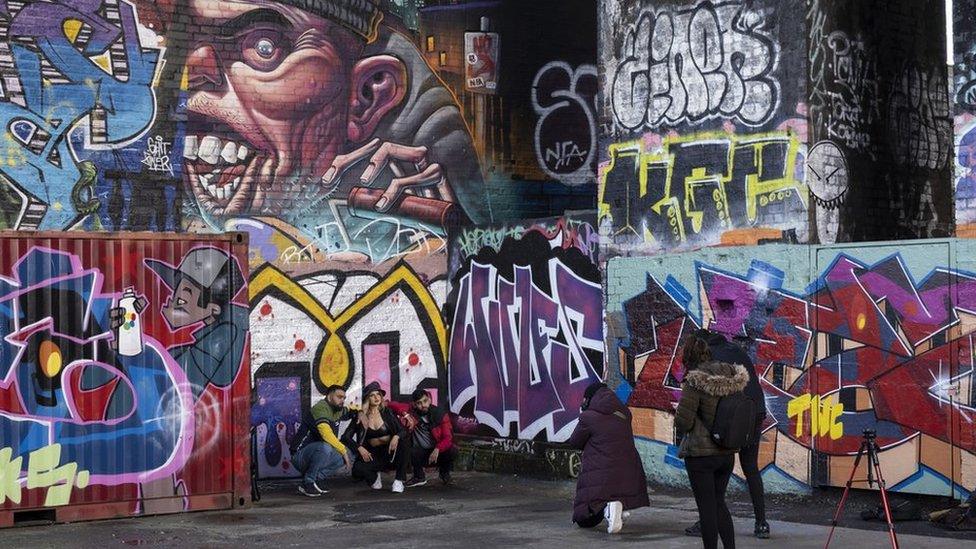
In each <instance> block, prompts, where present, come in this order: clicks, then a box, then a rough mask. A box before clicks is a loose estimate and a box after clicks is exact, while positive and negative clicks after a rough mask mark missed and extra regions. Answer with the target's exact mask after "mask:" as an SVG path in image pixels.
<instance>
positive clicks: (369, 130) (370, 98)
mask: <svg viewBox="0 0 976 549" xmlns="http://www.w3.org/2000/svg"><path fill="white" fill-rule="evenodd" d="M351 79H352V88H351V91H350V97H349V121H348V124H349V128H348V136H349V140H350V141H352V142H353V143H362V142H364V141H366V140H368V139H370V138H371V137H372V136H373V132H375V131H376V127H377V126H378V125H379V123H380V121H381V120H383V117H384V116H386V114H387V113H388V112H390V111H391V110H393V109H394V108H396V107H397V106H399V105H400V103H401V102H402V101H403V98H404V96H406V94H407V68H406V66H405V65H404V64H403V61H400V60H399V59H397V58H396V57H393V56H390V55H374V56H372V57H367V58H365V59H361V60H360V61H359V62H358V63H356V65H355V66H354V67H353V69H352V75H351Z"/></svg>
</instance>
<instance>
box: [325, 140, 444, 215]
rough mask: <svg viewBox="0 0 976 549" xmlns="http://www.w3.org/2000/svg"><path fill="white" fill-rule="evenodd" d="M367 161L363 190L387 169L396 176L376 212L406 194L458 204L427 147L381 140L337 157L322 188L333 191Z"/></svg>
mask: <svg viewBox="0 0 976 549" xmlns="http://www.w3.org/2000/svg"><path fill="white" fill-rule="evenodd" d="M366 158H369V164H368V165H367V166H366V168H365V169H364V170H363V172H362V174H360V176H359V179H360V181H362V184H363V185H364V186H367V185H369V184H371V183H372V182H373V181H374V180H375V179H376V177H377V176H378V175H379V174H380V172H382V171H383V170H384V169H386V168H387V167H389V169H390V171H391V172H392V173H393V181H392V182H390V185H389V186H388V187H387V188H386V191H385V192H384V193H383V196H382V197H381V198H380V199H379V201H377V202H376V211H379V212H385V211H387V210H389V209H390V207H391V206H393V204H394V203H396V201H397V200H399V199H400V197H401V195H403V194H404V193H405V192H407V191H409V192H410V193H412V194H415V195H417V196H423V197H426V198H434V199H437V200H442V201H445V202H455V198H454V191H453V190H452V189H451V184H450V182H449V181H448V180H447V176H446V175H445V173H444V170H443V168H442V167H441V165H440V164H438V163H436V162H431V161H430V159H429V158H427V147H411V146H409V145H398V144H396V143H390V142H383V141H380V140H379V139H378V138H377V139H373V140H372V141H370V142H369V143H367V144H366V145H364V146H362V147H360V148H359V149H356V150H355V151H352V152H350V153H348V154H340V155H339V156H337V157H336V158H335V160H334V161H333V162H332V167H331V168H329V169H328V171H326V172H325V175H323V176H322V184H323V185H324V186H326V187H327V188H328V189H330V190H334V189H335V188H336V187H337V186H338V185H339V181H340V180H341V179H342V176H343V175H344V174H345V173H346V172H347V171H349V169H350V168H352V167H353V166H355V165H356V164H358V163H360V162H362V161H363V160H365V159H366ZM401 163H408V164H412V165H413V167H414V169H416V170H417V172H416V173H414V174H412V175H407V173H406V172H405V171H404V170H403V166H402V165H401Z"/></svg>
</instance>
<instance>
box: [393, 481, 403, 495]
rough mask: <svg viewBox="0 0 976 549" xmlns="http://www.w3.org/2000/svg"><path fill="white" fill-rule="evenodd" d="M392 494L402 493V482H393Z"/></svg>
mask: <svg viewBox="0 0 976 549" xmlns="http://www.w3.org/2000/svg"><path fill="white" fill-rule="evenodd" d="M393 493H395V494H402V493H403V481H402V480H394V481H393Z"/></svg>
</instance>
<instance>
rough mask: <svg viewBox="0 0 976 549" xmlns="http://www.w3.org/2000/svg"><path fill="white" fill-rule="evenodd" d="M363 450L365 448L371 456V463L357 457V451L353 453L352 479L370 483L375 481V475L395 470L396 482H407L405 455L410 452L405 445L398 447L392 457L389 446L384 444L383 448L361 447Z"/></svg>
mask: <svg viewBox="0 0 976 549" xmlns="http://www.w3.org/2000/svg"><path fill="white" fill-rule="evenodd" d="M363 448H366V450H368V451H369V453H370V455H372V456H373V461H365V460H364V459H363V457H362V456H360V455H359V451H358V450H357V451H356V452H354V453H355V454H356V462H355V463H353V464H352V477H353V478H355V479H359V480H368V481H370V482H372V481H373V480H376V474H377V473H382V472H383V471H389V470H390V469H395V470H396V479H397V480H400V481H403V480H407V453H408V452H409V451H410V448H409V447H408V446H407V445H405V444H400V445H398V446H397V451H396V454H394V455H393V456H391V455H390V445H389V444H384V445H383V446H363Z"/></svg>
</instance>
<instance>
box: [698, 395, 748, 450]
mask: <svg viewBox="0 0 976 549" xmlns="http://www.w3.org/2000/svg"><path fill="white" fill-rule="evenodd" d="M755 428H756V403H755V402H753V401H752V399H751V398H749V397H747V396H746V394H745V393H744V392H742V391H739V392H738V393H732V394H731V395H725V396H724V397H721V398H720V399H719V401H718V406H716V407H715V421H714V422H712V426H711V427H710V428H709V429H708V433H709V434H710V435H711V437H712V441H713V442H715V444H718V445H719V447H721V448H725V449H727V450H736V451H738V450H741V449H742V448H745V447H746V446H749V445H750V444H752V442H753V438H754V437H755V434H756V433H755Z"/></svg>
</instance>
